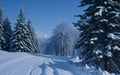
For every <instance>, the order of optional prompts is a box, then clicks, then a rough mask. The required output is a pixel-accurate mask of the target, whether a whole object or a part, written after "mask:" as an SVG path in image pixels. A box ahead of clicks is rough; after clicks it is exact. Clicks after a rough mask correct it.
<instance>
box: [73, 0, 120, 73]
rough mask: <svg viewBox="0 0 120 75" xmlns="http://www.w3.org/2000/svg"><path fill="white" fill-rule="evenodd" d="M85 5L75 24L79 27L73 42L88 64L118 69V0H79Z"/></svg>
mask: <svg viewBox="0 0 120 75" xmlns="http://www.w3.org/2000/svg"><path fill="white" fill-rule="evenodd" d="M80 6H87V7H88V8H86V10H85V13H84V14H83V15H78V17H79V18H80V20H79V21H78V22H77V23H75V26H76V27H78V29H79V30H80V32H81V34H80V38H79V41H78V43H77V44H76V48H79V49H80V51H81V54H82V57H83V59H84V62H85V63H87V64H89V65H94V66H96V67H97V68H98V67H100V68H102V69H103V70H107V71H109V72H114V73H120V63H119V62H120V1H119V0H82V1H81V5H80Z"/></svg>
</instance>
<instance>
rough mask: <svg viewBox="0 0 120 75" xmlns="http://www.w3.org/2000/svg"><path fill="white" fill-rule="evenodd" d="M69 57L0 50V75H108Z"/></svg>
mask: <svg viewBox="0 0 120 75" xmlns="http://www.w3.org/2000/svg"><path fill="white" fill-rule="evenodd" d="M69 60H70V58H68V57H61V56H50V55H42V54H36V55H35V54H29V53H10V52H4V51H0V75H96V74H97V75H110V74H109V73H107V72H101V73H96V72H98V71H95V72H93V70H90V69H89V67H88V66H87V67H86V68H85V67H81V68H80V67H78V66H75V65H74V64H71V63H70V62H68V61H69Z"/></svg>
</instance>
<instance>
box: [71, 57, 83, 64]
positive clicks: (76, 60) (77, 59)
mask: <svg viewBox="0 0 120 75" xmlns="http://www.w3.org/2000/svg"><path fill="white" fill-rule="evenodd" d="M70 62H72V63H80V62H82V59H79V57H78V56H76V57H73V58H72V59H70Z"/></svg>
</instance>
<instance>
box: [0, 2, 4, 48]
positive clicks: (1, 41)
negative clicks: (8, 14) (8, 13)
mask: <svg viewBox="0 0 120 75" xmlns="http://www.w3.org/2000/svg"><path fill="white" fill-rule="evenodd" d="M4 43H5V39H4V37H3V13H2V6H1V4H0V50H1V49H3V47H4Z"/></svg>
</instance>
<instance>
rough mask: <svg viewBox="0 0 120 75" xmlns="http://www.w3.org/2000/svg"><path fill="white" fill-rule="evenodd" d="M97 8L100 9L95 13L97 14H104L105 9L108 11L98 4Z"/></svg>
mask: <svg viewBox="0 0 120 75" xmlns="http://www.w3.org/2000/svg"><path fill="white" fill-rule="evenodd" d="M96 8H97V9H99V11H98V12H96V13H95V14H94V15H95V16H102V13H103V11H105V12H107V9H106V8H105V7H103V6H98V7H96Z"/></svg>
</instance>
